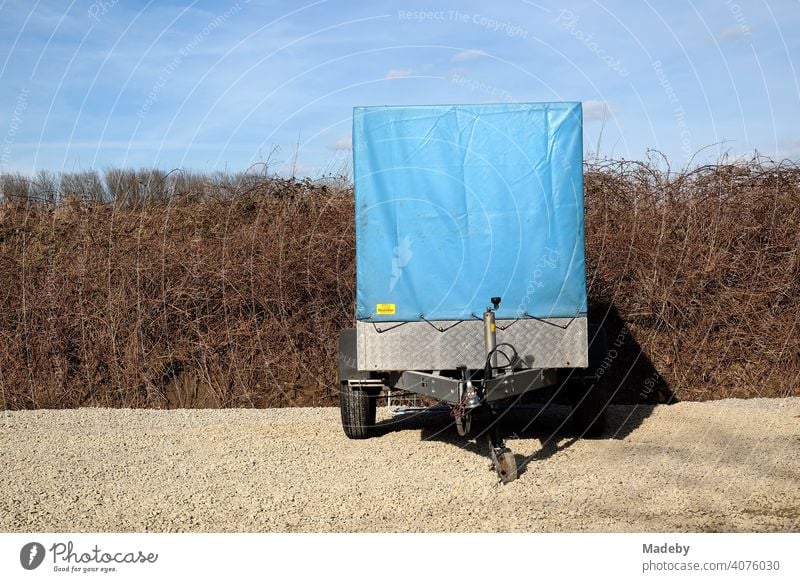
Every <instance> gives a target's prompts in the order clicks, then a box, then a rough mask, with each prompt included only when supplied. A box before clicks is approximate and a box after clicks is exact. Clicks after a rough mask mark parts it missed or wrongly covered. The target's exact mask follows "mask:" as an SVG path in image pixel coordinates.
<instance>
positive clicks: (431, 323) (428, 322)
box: [419, 315, 464, 332]
mask: <svg viewBox="0 0 800 582" xmlns="http://www.w3.org/2000/svg"><path fill="white" fill-rule="evenodd" d="M419 318H420V319H421V320H422V321H424V322H425V323H427V324H428V325H430V326H431V327H432V328H433V329H435V330H436V331H440V332H445V331H447V330H448V329H453V328H454V327H455V326H457V325H461V324H462V323H464V320H463V319H462V320H460V321H457V322H455V323H454V324H453V325H448V326H447V327H439V326H438V325H435V324H434V323H433V322H432V321H430V320H428V319H425V316H424V315H420V316H419Z"/></svg>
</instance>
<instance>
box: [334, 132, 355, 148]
mask: <svg viewBox="0 0 800 582" xmlns="http://www.w3.org/2000/svg"><path fill="white" fill-rule="evenodd" d="M328 149H331V150H336V151H349V150H351V149H353V136H352V135H343V136H342V137H340V138H339V139H337V140H336V141H335V142H334V143H332V144H330V145H329V146H328Z"/></svg>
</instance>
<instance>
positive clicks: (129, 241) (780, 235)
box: [0, 160, 800, 409]
mask: <svg viewBox="0 0 800 582" xmlns="http://www.w3.org/2000/svg"><path fill="white" fill-rule="evenodd" d="M585 175H586V234H587V239H586V246H587V267H588V281H589V296H590V309H591V311H592V314H593V316H594V317H598V318H604V317H607V316H608V315H609V314H611V313H612V312H613V313H615V314H617V315H618V317H619V318H620V319H621V321H622V322H623V325H625V326H627V327H626V328H625V329H626V331H630V332H631V333H629V334H628V336H627V337H629V338H630V340H631V342H633V343H632V344H631V345H635V346H636V350H637V351H635V352H631V350H630V349H629V350H628V352H627V353H626V354H625V357H623V358H620V362H618V364H617V366H616V368H615V371H614V379H615V380H614V381H615V382H617V383H618V384H620V385H621V384H626V385H627V389H626V390H627V394H628V397H635V395H636V394H637V393H639V395H641V396H645V394H643V393H642V390H641V386H642V382H644V381H646V378H643V377H642V375H641V374H638V375H637V374H635V373H634V374H631V370H633V368H634V365H633V364H634V363H635V362H636V361H638V359H640V358H641V357H645V358H648V359H649V360H651V361H652V363H653V365H654V368H655V370H657V374H658V375H659V376H660V379H661V380H663V381H664V382H666V383H667V384H668V385H669V387H670V388H671V389H672V390H673V391H674V392H675V394H676V395H677V396H678V397H679V398H682V399H708V398H717V397H724V396H742V397H751V396H781V395H789V394H800V392H798V385H799V382H798V378H799V376H800V339H799V338H800V334H799V333H798V317H799V316H798V313H800V310H798V307H800V302H798V286H799V284H798V281H800V267H798V244H799V243H798V239H799V237H800V170H798V169H797V168H795V167H794V166H787V165H783V166H781V165H776V164H772V163H761V162H760V161H758V160H755V161H753V162H752V163H749V164H736V165H716V166H707V167H702V168H698V169H697V170H694V171H692V172H687V173H682V174H679V175H672V174H670V173H669V172H667V171H660V170H658V169H657V168H656V167H655V166H654V165H653V164H643V163H635V162H604V163H601V164H594V165H591V166H587V168H586V174H585ZM0 186H2V192H3V200H2V202H0V293H1V295H0V302H1V303H0V305H2V310H1V311H0V393H1V394H2V398H3V406H4V408H8V409H16V408H37V407H38V408H68V407H75V406H81V405H92V406H117V407H119V406H134V407H178V406H209V407H217V406H255V407H266V406H287V405H319V404H332V403H334V402H335V401H336V397H337V393H336V389H335V386H336V380H335V374H336V371H335V356H336V349H337V335H338V331H339V329H340V328H342V327H345V326H348V325H350V324H351V322H352V312H353V303H354V240H353V203H352V191H351V189H350V187H349V185H347V184H343V183H342V182H331V183H325V184H322V183H313V182H311V181H308V180H307V181H294V180H282V179H278V178H274V177H265V176H257V175H252V174H243V175H239V176H232V177H231V176H226V175H216V176H202V175H193V174H186V173H184V172H171V173H169V174H167V173H163V172H158V171H148V170H145V171H138V170H137V171H133V170H112V171H109V172H107V173H106V175H105V176H104V179H101V178H100V177H99V176H98V175H97V174H96V173H94V172H86V173H83V174H79V175H75V174H73V175H65V176H60V177H54V176H52V175H43V174H40V175H39V176H37V178H36V179H33V180H28V179H27V178H25V177H24V176H18V175H16V176H3V177H2V180H1V181H0ZM629 347H630V346H629ZM640 349H641V350H642V354H640V353H639V352H638V350H640ZM624 393H626V392H625V391H623V394H624Z"/></svg>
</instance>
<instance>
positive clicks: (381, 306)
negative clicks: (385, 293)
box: [375, 303, 397, 315]
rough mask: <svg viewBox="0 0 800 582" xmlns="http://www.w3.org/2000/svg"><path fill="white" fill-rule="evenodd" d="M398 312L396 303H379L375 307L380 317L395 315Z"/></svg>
mask: <svg viewBox="0 0 800 582" xmlns="http://www.w3.org/2000/svg"><path fill="white" fill-rule="evenodd" d="M396 311H397V308H396V307H395V304H394V303H378V304H377V305H376V306H375V313H377V314H378V315H394V314H395V312H396Z"/></svg>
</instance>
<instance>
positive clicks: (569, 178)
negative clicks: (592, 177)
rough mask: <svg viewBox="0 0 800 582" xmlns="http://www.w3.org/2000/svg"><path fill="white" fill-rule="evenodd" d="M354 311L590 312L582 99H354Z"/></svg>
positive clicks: (439, 314) (378, 317) (429, 314)
mask: <svg viewBox="0 0 800 582" xmlns="http://www.w3.org/2000/svg"><path fill="white" fill-rule="evenodd" d="M353 164H354V177H355V202H356V279H357V283H356V318H357V319H359V320H362V319H371V320H372V321H398V322H399V321H419V320H420V318H421V317H424V318H425V319H429V320H464V319H472V318H473V314H475V315H477V316H478V317H481V315H482V313H483V311H484V310H485V309H486V307H487V306H488V305H489V299H490V298H491V297H493V296H499V297H502V303H501V305H500V309H499V311H498V312H497V317H498V318H500V319H513V318H518V317H524V316H525V315H526V314H527V315H530V316H534V317H574V316H576V315H578V314H580V313H585V312H586V275H585V264H584V252H583V244H584V242H583V241H584V237H583V167H582V165H583V144H582V117H581V105H580V103H513V104H510V103H509V104H488V105H430V106H427V105H426V106H408V107H406V106H398V107H356V108H355V109H354V111H353Z"/></svg>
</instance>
